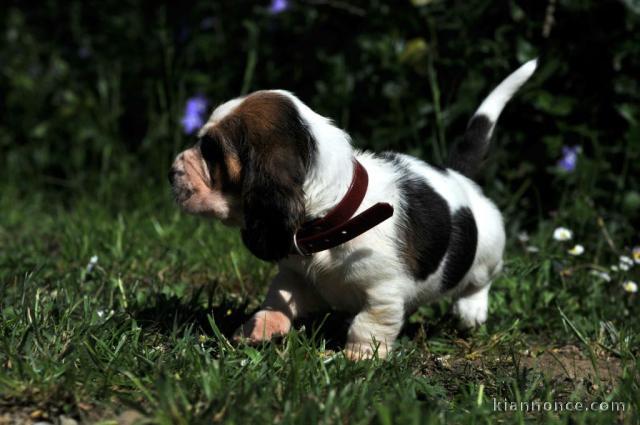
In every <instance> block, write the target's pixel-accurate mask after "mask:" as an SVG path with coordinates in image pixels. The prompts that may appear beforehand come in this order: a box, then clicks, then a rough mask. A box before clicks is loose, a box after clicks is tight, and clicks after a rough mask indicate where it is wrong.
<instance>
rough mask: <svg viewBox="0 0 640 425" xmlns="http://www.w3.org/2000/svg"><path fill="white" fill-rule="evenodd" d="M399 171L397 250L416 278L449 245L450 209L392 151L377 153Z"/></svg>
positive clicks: (426, 272)
mask: <svg viewBox="0 0 640 425" xmlns="http://www.w3.org/2000/svg"><path fill="white" fill-rule="evenodd" d="M381 157H383V158H384V159H385V160H387V161H390V162H392V163H393V164H394V166H395V167H396V168H397V169H400V170H402V171H403V174H404V175H403V176H402V177H401V179H400V181H399V182H398V183H399V186H400V191H401V196H402V198H403V200H404V205H405V208H404V212H405V217H404V222H400V223H399V232H400V235H401V237H400V252H401V253H402V256H403V258H404V261H405V264H406V265H407V267H408V268H409V270H410V271H411V273H412V275H413V277H414V278H415V279H416V280H424V279H426V278H427V277H428V276H429V275H431V274H432V273H434V272H435V271H436V270H437V269H438V266H439V265H440V262H441V261H442V259H443V258H444V255H445V254H446V252H447V247H448V246H449V236H450V233H451V213H450V211H449V205H448V204H447V202H446V201H445V200H444V198H442V196H440V195H439V194H438V193H437V192H436V191H435V190H434V189H433V188H432V187H431V186H429V184H428V183H427V181H426V180H425V179H424V178H423V177H421V176H419V175H417V174H415V173H414V172H412V171H411V170H409V169H408V167H407V165H406V163H405V162H404V161H403V159H402V157H401V156H399V155H398V154H394V153H393V152H385V153H384V154H383V155H381Z"/></svg>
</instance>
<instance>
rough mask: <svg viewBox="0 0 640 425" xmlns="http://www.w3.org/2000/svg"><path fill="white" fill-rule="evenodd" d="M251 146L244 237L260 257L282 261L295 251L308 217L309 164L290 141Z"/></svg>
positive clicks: (245, 202)
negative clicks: (295, 237) (306, 184)
mask: <svg viewBox="0 0 640 425" xmlns="http://www.w3.org/2000/svg"><path fill="white" fill-rule="evenodd" d="M260 145H262V146H255V145H253V146H251V147H250V148H249V152H248V154H249V158H248V161H247V162H246V163H245V167H246V169H245V172H246V173H245V180H244V191H243V213H244V227H243V229H242V240H243V242H244V244H245V245H246V246H247V248H249V250H250V251H251V252H252V253H253V254H254V255H255V256H256V257H258V258H260V259H262V260H266V261H276V260H280V259H282V258H284V257H286V256H287V255H289V253H290V252H291V248H292V246H293V235H294V233H295V232H296V230H297V229H298V227H299V226H300V225H301V224H302V222H303V221H304V218H305V208H304V192H303V190H302V185H303V183H304V178H305V173H306V166H305V163H304V161H303V158H301V157H300V155H299V152H297V150H295V149H291V148H292V146H290V145H288V144H286V143H277V144H275V146H268V147H265V146H264V145H263V144H260Z"/></svg>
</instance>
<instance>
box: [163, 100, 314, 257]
mask: <svg viewBox="0 0 640 425" xmlns="http://www.w3.org/2000/svg"><path fill="white" fill-rule="evenodd" d="M199 134H200V139H199V141H198V142H197V143H196V145H195V146H193V147H192V148H190V149H187V150H186V151H184V152H182V153H180V154H179V155H178V156H177V158H176V160H175V162H174V163H173V166H172V168H171V171H170V172H169V180H170V181H171V185H172V187H173V192H174V195H175V198H176V201H177V202H178V204H179V205H180V206H181V207H182V209H183V210H185V211H187V212H189V213H194V214H199V215H204V216H209V217H215V218H218V219H220V220H222V221H223V223H226V224H237V225H240V226H242V240H243V241H244V243H245V245H246V246H247V248H249V250H250V251H251V252H252V253H253V254H254V255H256V256H257V257H258V258H261V259H263V260H269V261H272V260H279V259H281V258H284V257H285V256H287V255H288V254H289V252H290V251H291V246H292V243H293V235H294V233H295V232H296V230H297V229H298V227H299V226H300V224H302V222H303V221H304V219H305V209H304V192H303V190H302V185H303V183H304V180H305V176H306V173H307V170H308V169H309V166H310V164H311V162H312V157H313V155H314V153H315V141H314V139H313V137H312V135H311V133H310V131H309V129H308V128H307V125H306V123H305V121H304V120H303V119H302V117H301V116H300V113H299V112H298V109H297V108H296V105H295V104H294V103H293V101H292V99H290V98H289V97H288V96H287V95H285V94H281V93H277V92H270V91H263V92H256V93H254V94H251V95H249V96H247V97H246V98H243V99H237V100H233V101H231V102H227V103H226V104H223V105H221V106H220V107H218V108H217V109H216V111H214V113H213V114H212V115H211V118H210V119H209V122H208V123H207V124H205V126H204V127H203V128H202V129H201V130H200V133H199Z"/></svg>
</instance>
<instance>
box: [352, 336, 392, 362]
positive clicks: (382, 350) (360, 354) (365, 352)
mask: <svg viewBox="0 0 640 425" xmlns="http://www.w3.org/2000/svg"><path fill="white" fill-rule="evenodd" d="M343 353H344V356H345V357H346V358H347V359H349V360H351V361H355V362H357V361H359V360H368V359H372V358H373V357H374V355H377V356H378V358H379V359H384V358H386V357H387V354H389V348H388V346H387V344H385V343H376V342H373V341H372V342H364V343H363V342H348V343H347V345H346V346H345V347H344V351H343Z"/></svg>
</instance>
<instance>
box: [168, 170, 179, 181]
mask: <svg viewBox="0 0 640 425" xmlns="http://www.w3.org/2000/svg"><path fill="white" fill-rule="evenodd" d="M177 172H178V171H177V170H176V169H175V168H172V169H170V170H169V174H167V177H168V178H169V183H171V184H173V181H174V180H175V178H176V173H177Z"/></svg>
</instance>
